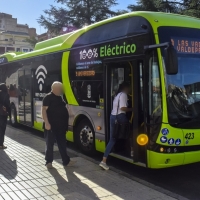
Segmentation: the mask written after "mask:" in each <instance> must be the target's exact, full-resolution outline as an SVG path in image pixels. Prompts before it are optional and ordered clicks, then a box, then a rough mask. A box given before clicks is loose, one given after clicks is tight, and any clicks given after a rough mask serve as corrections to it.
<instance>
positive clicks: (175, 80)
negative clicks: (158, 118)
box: [159, 27, 200, 129]
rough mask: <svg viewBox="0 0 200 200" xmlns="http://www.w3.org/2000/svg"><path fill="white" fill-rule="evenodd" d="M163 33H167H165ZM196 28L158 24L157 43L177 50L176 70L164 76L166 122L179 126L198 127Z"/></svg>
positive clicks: (199, 56) (198, 45) (198, 32)
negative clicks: (163, 43) (170, 43)
mask: <svg viewBox="0 0 200 200" xmlns="http://www.w3.org/2000/svg"><path fill="white" fill-rule="evenodd" d="M166 33H169V35H168V34H166ZM198 35H200V30H198V29H188V28H175V27H160V28H159V37H160V42H168V41H171V42H172V44H173V45H174V48H175V49H176V50H177V53H178V73H177V74H176V75H167V74H166V76H165V83H166V91H167V104H168V106H167V107H168V121H169V123H170V124H171V125H172V126H175V127H180V128H186V129H189V128H200V123H199V121H200V37H199V38H198Z"/></svg>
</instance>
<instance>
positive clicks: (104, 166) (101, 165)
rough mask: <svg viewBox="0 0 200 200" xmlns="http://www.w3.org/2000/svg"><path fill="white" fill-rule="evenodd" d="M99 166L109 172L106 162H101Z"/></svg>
mask: <svg viewBox="0 0 200 200" xmlns="http://www.w3.org/2000/svg"><path fill="white" fill-rule="evenodd" d="M99 166H100V167H102V168H103V169H105V170H109V167H108V165H107V164H106V163H104V162H100V164H99Z"/></svg>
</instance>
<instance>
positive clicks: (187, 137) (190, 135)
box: [185, 133, 194, 140]
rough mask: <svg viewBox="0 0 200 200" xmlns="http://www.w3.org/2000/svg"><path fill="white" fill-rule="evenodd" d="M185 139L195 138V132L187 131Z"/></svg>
mask: <svg viewBox="0 0 200 200" xmlns="http://www.w3.org/2000/svg"><path fill="white" fill-rule="evenodd" d="M185 139H188V140H192V139H194V133H186V135H185Z"/></svg>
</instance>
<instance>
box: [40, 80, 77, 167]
mask: <svg viewBox="0 0 200 200" xmlns="http://www.w3.org/2000/svg"><path fill="white" fill-rule="evenodd" d="M62 94H63V86H62V83H60V82H54V83H53V84H52V91H51V92H50V93H49V94H47V95H46V96H45V97H44V99H43V106H42V117H43V120H44V134H45V139H46V155H45V160H46V166H47V168H52V162H53V146H54V142H55V140H56V142H57V144H58V148H59V151H60V155H61V157H62V161H63V165H64V166H71V165H73V164H74V161H70V158H69V156H68V155H67V145H66V131H67V130H68V120H69V114H68V110H67V107H66V102H65V101H64V99H63V98H62Z"/></svg>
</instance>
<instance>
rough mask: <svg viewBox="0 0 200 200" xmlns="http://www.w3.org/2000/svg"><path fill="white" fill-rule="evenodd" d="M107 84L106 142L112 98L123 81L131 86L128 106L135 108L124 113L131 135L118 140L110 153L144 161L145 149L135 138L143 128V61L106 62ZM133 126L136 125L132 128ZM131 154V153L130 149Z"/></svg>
mask: <svg viewBox="0 0 200 200" xmlns="http://www.w3.org/2000/svg"><path fill="white" fill-rule="evenodd" d="M106 72H107V77H106V80H107V84H106V88H107V89H106V93H107V94H105V95H106V97H107V99H106V127H107V134H106V144H108V142H109V139H110V123H109V122H110V120H109V118H110V113H111V111H112V105H113V100H114V98H115V96H116V94H117V90H118V87H119V84H121V83H122V82H123V81H125V82H127V83H129V84H130V86H131V93H130V94H129V95H128V102H127V103H128V107H130V108H133V107H136V108H137V112H136V113H133V112H129V113H126V116H127V118H128V119H129V121H130V123H131V137H130V139H128V140H118V141H117V142H116V144H115V146H114V148H113V150H112V153H111V155H113V156H114V157H118V158H121V159H125V160H127V161H129V162H133V159H134V157H136V158H137V159H136V161H135V162H140V163H144V164H145V163H146V149H145V148H144V147H140V146H139V145H138V144H137V142H136V138H137V135H139V133H142V132H143V131H144V130H143V128H144V127H143V118H144V115H143V90H142V89H143V62H142V61H136V60H134V61H126V62H113V63H106ZM134 95H135V96H134ZM133 126H134V127H136V128H135V129H133ZM132 150H133V154H134V155H131V151H132Z"/></svg>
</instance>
